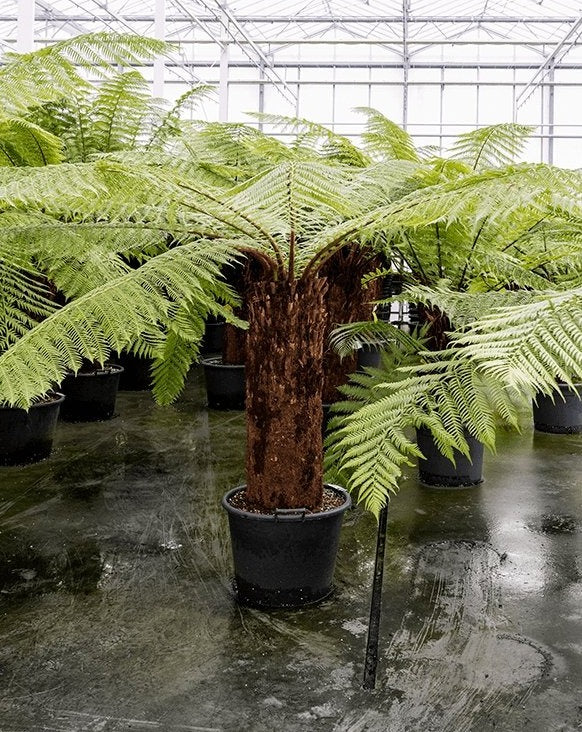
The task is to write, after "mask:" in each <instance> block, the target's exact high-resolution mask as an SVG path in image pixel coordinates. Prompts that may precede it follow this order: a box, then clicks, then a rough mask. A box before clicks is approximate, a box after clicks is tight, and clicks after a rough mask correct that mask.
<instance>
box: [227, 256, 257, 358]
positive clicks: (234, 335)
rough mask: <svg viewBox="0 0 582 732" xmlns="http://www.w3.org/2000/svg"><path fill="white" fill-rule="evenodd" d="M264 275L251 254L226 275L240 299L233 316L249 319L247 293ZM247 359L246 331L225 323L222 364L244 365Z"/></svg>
mask: <svg viewBox="0 0 582 732" xmlns="http://www.w3.org/2000/svg"><path fill="white" fill-rule="evenodd" d="M265 274H266V267H265V265H264V263H262V262H261V261H260V260H259V259H258V258H256V257H255V256H254V255H253V254H252V253H249V254H248V256H247V258H246V259H245V260H244V262H242V263H240V264H236V265H235V266H234V267H233V268H232V269H231V270H230V271H229V273H228V275H227V277H226V279H227V281H228V284H229V285H230V286H231V287H232V288H233V289H234V290H236V292H237V293H238V295H239V296H240V298H241V305H240V307H238V308H236V309H235V311H234V314H235V315H236V316H237V317H238V318H241V320H248V319H249V311H248V299H249V291H250V290H251V289H252V287H253V285H254V283H256V282H258V281H260V280H262V279H263V277H264V275H265ZM246 359H247V331H246V330H241V329H240V328H235V326H234V325H231V324H230V323H225V326H224V335H223V340H222V363H224V364H230V365H231V366H234V365H237V366H239V365H244V364H245V363H246Z"/></svg>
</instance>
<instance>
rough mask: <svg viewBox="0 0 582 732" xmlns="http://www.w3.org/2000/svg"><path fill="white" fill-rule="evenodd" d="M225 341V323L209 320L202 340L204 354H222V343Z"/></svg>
mask: <svg viewBox="0 0 582 732" xmlns="http://www.w3.org/2000/svg"><path fill="white" fill-rule="evenodd" d="M223 340H224V322H223V321H214V320H209V321H208V322H207V323H206V326H205V328H204V338H203V339H202V345H201V349H200V350H201V352H202V353H222V342H223Z"/></svg>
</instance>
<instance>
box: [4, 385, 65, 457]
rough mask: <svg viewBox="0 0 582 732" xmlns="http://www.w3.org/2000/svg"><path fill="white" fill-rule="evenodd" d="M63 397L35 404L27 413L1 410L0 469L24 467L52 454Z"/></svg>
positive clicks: (17, 410) (10, 409) (5, 408)
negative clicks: (1, 466) (11, 466)
mask: <svg viewBox="0 0 582 732" xmlns="http://www.w3.org/2000/svg"><path fill="white" fill-rule="evenodd" d="M64 398H65V397H64V396H63V395H62V394H53V396H52V398H49V399H47V400H46V401H43V402H40V403H38V404H34V405H33V406H32V407H30V409H29V410H28V411H26V410H25V409H18V408H16V407H0V465H24V464H26V463H36V462H38V461H39V460H44V459H45V458H47V457H48V456H49V455H50V454H51V450H52V446H53V438H54V434H55V427H56V424H57V419H58V417H59V410H60V408H61V404H62V403H63V400H64Z"/></svg>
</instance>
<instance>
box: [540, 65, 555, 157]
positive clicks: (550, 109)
mask: <svg viewBox="0 0 582 732" xmlns="http://www.w3.org/2000/svg"><path fill="white" fill-rule="evenodd" d="M555 78H556V76H555V69H554V68H552V69H551V70H550V72H549V74H548V83H547V86H545V87H542V88H543V89H544V91H545V96H546V100H545V107H546V109H545V113H546V124H545V125H544V126H543V127H542V134H545V135H547V137H545V138H543V139H544V143H545V144H544V147H545V158H544V157H542V160H545V161H546V162H547V163H549V164H550V165H553V164H554V131H555V129H554V113H555V103H554V95H555V86H554V82H555Z"/></svg>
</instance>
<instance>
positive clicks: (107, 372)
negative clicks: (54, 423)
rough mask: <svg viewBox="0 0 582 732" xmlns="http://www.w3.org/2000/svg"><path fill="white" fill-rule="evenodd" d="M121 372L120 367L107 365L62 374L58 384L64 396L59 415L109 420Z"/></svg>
mask: <svg viewBox="0 0 582 732" xmlns="http://www.w3.org/2000/svg"><path fill="white" fill-rule="evenodd" d="M122 372H123V367H122V366H119V365H118V364H107V365H105V366H104V367H103V368H98V369H90V370H89V369H87V370H82V371H79V372H78V373H77V374H71V375H69V376H67V377H65V379H64V380H63V383H62V384H61V387H60V388H61V390H62V392H63V394H64V395H65V397H66V399H65V402H64V404H63V407H62V409H61V418H62V419H64V420H65V421H67V422H100V421H103V420H107V419H111V418H112V417H113V414H114V412H115V401H116V399H117V390H118V387H119V378H120V376H121V374H122Z"/></svg>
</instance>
